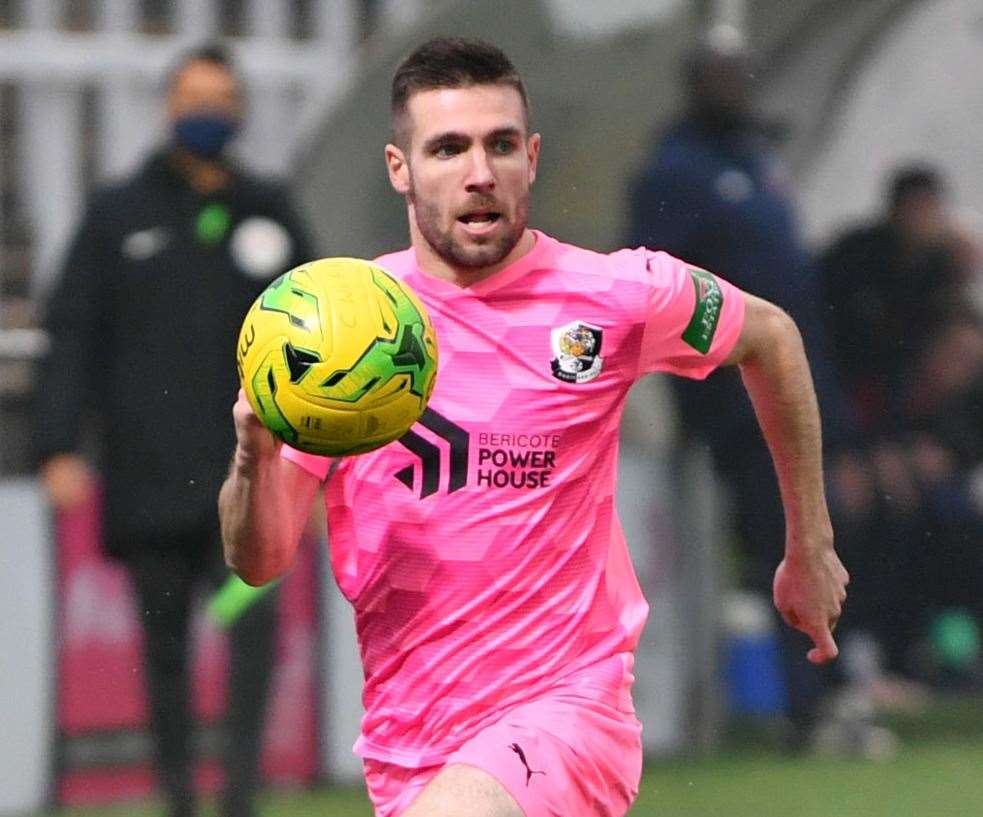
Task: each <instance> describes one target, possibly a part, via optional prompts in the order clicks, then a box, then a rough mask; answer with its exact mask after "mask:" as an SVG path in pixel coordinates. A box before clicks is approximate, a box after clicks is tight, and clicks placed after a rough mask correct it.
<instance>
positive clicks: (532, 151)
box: [526, 133, 542, 184]
mask: <svg viewBox="0 0 983 817" xmlns="http://www.w3.org/2000/svg"><path fill="white" fill-rule="evenodd" d="M541 141H542V139H541V137H540V135H539V134H538V133H534V134H532V135H530V137H529V138H528V139H527V140H526V157H527V159H528V160H529V184H532V183H533V182H534V181H536V167H537V165H538V164H539V144H540V142H541Z"/></svg>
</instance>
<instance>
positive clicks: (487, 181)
mask: <svg viewBox="0 0 983 817" xmlns="http://www.w3.org/2000/svg"><path fill="white" fill-rule="evenodd" d="M469 160H470V161H469V163H468V175H467V178H466V180H465V186H466V188H467V189H468V191H474V190H490V189H492V188H493V187H494V186H495V174H494V173H493V172H492V166H491V162H489V161H488V153H487V151H485V149H484V148H483V147H479V146H476V147H475V148H474V149H473V150H472V151H471V152H470V155H469Z"/></svg>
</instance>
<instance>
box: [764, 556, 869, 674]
mask: <svg viewBox="0 0 983 817" xmlns="http://www.w3.org/2000/svg"><path fill="white" fill-rule="evenodd" d="M849 582H850V576H849V574H848V573H847V572H846V568H844V567H843V564H842V563H841V562H840V559H839V557H838V556H837V555H836V551H835V550H833V547H832V545H831V544H830V545H829V546H822V547H817V548H814V549H809V548H796V549H790V550H788V551H787V552H786V556H785V558H784V559H783V560H782V563H781V564H780V565H779V566H778V570H776V571H775V584H774V597H775V607H777V608H778V612H780V613H781V614H782V618H784V619H785V621H786V623H787V624H788V625H789V626H791V627H794V628H795V629H797V630H801V631H802V632H803V633H805V634H806V635H808V636H809V637H810V638H811V639H812V640H813V643H814V644H815V646H814V647H813V648H812V649H811V650H809V653H808V655H807V656H806V657H807V658H808V659H809V660H810V661H811V662H812V663H814V664H824V663H826V662H827V661H832V660H833V659H834V658H836V656H837V655H838V654H839V649H838V648H837V646H836V641H835V640H834V638H833V630H835V629H836V622H837V621H839V618H840V612H841V610H842V608H843V602H844V601H845V600H846V586H847V584H849Z"/></svg>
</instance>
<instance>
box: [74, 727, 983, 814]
mask: <svg viewBox="0 0 983 817" xmlns="http://www.w3.org/2000/svg"><path fill="white" fill-rule="evenodd" d="M213 813H214V812H210V811H206V812H205V814H206V815H211V814H213ZM157 814H159V810H158V809H157V808H156V807H152V806H149V805H148V806H140V807H134V805H132V804H130V805H127V806H124V807H113V808H101V809H73V810H67V811H61V812H59V813H58V817H124V815H126V817H155V816H156V815H157ZM262 814H263V815H264V817H371V815H372V810H371V808H370V807H369V805H368V801H367V800H366V798H365V795H364V794H363V793H362V791H361V790H358V789H356V790H347V789H346V790H332V789H324V790H318V791H313V792H303V793H290V794H287V793H270V794H267V795H266V796H265V797H264V800H263V810H262ZM922 815H932V817H980V815H983V737H981V738H976V739H972V738H965V737H962V738H946V739H941V738H935V739H930V740H927V741H920V742H907V743H906V744H905V745H904V746H903V747H902V750H901V752H900V754H899V755H898V757H896V758H895V759H894V760H891V761H888V762H874V761H861V760H848V759H818V758H795V759H793V758H782V757H778V756H776V755H775V754H773V753H763V752H757V751H752V752H751V753H750V754H748V753H736V752H734V753H726V754H721V755H718V756H715V757H713V758H708V759H702V760H692V761H652V762H649V764H648V771H647V772H646V774H645V778H644V780H643V783H642V789H641V793H640V795H639V798H638V802H637V804H636V805H635V808H634V809H633V810H632V812H631V817H922ZM571 817H575V816H574V815H571ZM585 817H586V815H585Z"/></svg>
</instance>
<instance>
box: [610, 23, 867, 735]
mask: <svg viewBox="0 0 983 817" xmlns="http://www.w3.org/2000/svg"><path fill="white" fill-rule="evenodd" d="M754 70H755V67H754V61H753V58H752V55H751V54H750V52H749V51H748V49H747V48H746V47H745V44H744V42H743V38H742V37H741V36H740V34H739V32H737V31H736V30H734V29H732V28H729V27H719V28H714V29H712V30H710V31H709V32H708V34H707V35H706V36H705V37H704V38H703V39H702V40H701V41H700V42H699V44H698V45H697V46H696V48H695V49H693V50H692V51H691V52H690V53H689V54H688V55H687V56H686V59H685V62H684V65H683V83H684V88H685V92H686V93H685V98H686V110H685V112H684V114H683V116H682V117H681V118H680V119H679V120H678V121H676V122H675V123H673V124H672V125H671V126H670V127H669V128H668V130H667V131H666V132H665V133H663V134H660V135H659V137H658V139H657V141H656V144H655V146H654V148H653V150H652V154H651V157H650V159H649V161H648V164H647V166H646V167H644V169H643V170H642V171H641V173H640V174H639V176H638V178H637V179H636V180H635V183H634V185H633V188H632V192H631V205H630V217H631V227H630V234H629V237H628V243H629V244H631V245H645V246H648V247H652V248H655V249H663V250H666V251H667V252H670V253H672V254H673V255H675V256H678V257H679V258H682V259H684V260H686V261H688V262H690V263H693V264H695V265H697V266H700V267H705V268H706V269H708V270H711V271H712V272H714V273H718V274H720V275H721V276H723V277H724V278H727V279H728V280H730V281H732V282H733V283H735V284H737V285H738V286H739V287H742V288H744V289H746V290H748V291H750V292H754V293H755V294H756V295H760V296H761V297H763V298H765V299H767V300H770V301H773V302H774V303H777V304H779V305H780V306H782V307H783V308H784V309H786V310H787V311H788V312H789V313H790V314H791V315H792V316H793V317H794V318H795V320H796V322H797V323H798V325H799V328H800V330H801V331H802V334H803V336H804V340H805V343H806V348H807V350H808V352H809V357H810V362H811V364H812V368H813V376H814V378H815V380H816V388H817V392H818V394H819V397H820V402H821V405H822V409H823V414H824V426H825V431H824V434H825V439H826V442H827V445H828V446H831V445H834V444H838V441H839V438H841V437H842V436H843V431H844V428H845V422H844V420H843V418H842V417H841V416H840V411H839V408H838V406H839V396H838V393H837V391H836V388H835V386H834V384H833V382H832V379H831V377H832V366H831V364H830V363H829V362H828V361H827V357H826V346H825V344H826V341H825V339H824V336H823V329H822V326H821V317H820V316H819V314H818V304H819V291H818V280H817V277H816V274H815V269H814V266H813V264H812V262H811V259H810V257H809V255H808V254H807V252H806V249H805V247H804V245H803V242H802V239H801V237H800V234H799V227H798V224H797V220H796V214H795V209H794V205H793V202H792V198H791V192H790V189H789V180H788V178H787V175H786V173H785V172H784V169H783V167H782V164H781V162H780V160H779V158H778V155H777V153H776V137H777V135H778V134H779V133H780V132H781V130H783V129H782V128H780V127H778V126H777V125H776V124H775V123H771V122H767V121H765V120H764V119H763V118H761V117H760V116H759V115H758V114H757V113H756V112H755V110H754V107H753V104H752V91H753V80H754ZM672 386H673V389H674V392H675V395H676V398H677V405H678V409H679V417H680V420H681V423H682V427H683V430H684V433H685V434H687V435H688V436H689V437H690V439H692V440H695V441H700V442H703V443H706V444H708V445H709V447H710V450H711V453H712V455H713V460H714V463H715V466H716V469H717V471H718V473H719V474H720V476H721V477H722V478H723V479H724V481H725V483H726V486H727V488H728V489H729V491H730V493H731V496H732V500H733V513H734V516H735V519H734V527H735V532H736V534H737V538H738V543H739V549H740V556H741V564H740V568H741V576H740V581H741V584H742V585H743V586H744V587H745V588H747V589H750V590H754V591H756V592H758V593H761V594H763V595H765V596H766V597H767V598H769V599H770V598H771V575H772V570H771V567H772V566H773V565H774V564H775V562H776V561H778V560H779V559H780V558H781V554H782V552H783V548H784V542H785V520H784V516H783V513H782V506H781V501H780V498H779V494H778V486H777V482H776V479H775V474H774V469H773V466H772V464H771V459H770V455H769V453H768V450H767V447H766V446H765V444H764V441H763V439H762V437H761V434H760V432H759V431H758V427H757V424H756V422H755V418H754V413H753V409H752V407H751V404H750V401H749V400H747V398H746V396H745V394H744V390H743V387H742V384H741V382H740V378H739V374H738V373H737V372H735V371H733V370H731V371H720V372H717V373H714V374H713V375H712V376H711V377H710V378H708V380H707V381H706V383H699V384H693V383H684V382H678V383H677V382H676V381H675V380H674V381H673V383H672ZM846 567H847V569H848V570H849V569H850V565H849V564H848V563H846ZM780 632H781V633H782V635H781V637H782V638H783V639H785V641H784V643H783V644H782V649H781V653H782V659H783V664H784V669H785V678H786V681H787V683H786V687H787V690H788V693H789V715H790V718H791V720H792V723H793V730H792V734H791V736H790V737H791V742H792V743H794V744H800V743H802V742H804V741H805V740H806V739H807V737H808V735H809V734H810V732H811V729H812V726H813V723H814V720H815V718H816V714H817V706H818V702H819V696H820V693H821V691H822V689H823V684H824V682H823V677H822V671H821V670H819V669H817V668H815V667H813V666H812V665H811V664H809V663H808V662H807V661H806V659H805V654H806V645H805V642H804V641H802V640H801V639H799V638H798V637H797V636H796V634H795V633H793V632H792V631H790V630H787V628H784V627H782V628H781V629H780Z"/></svg>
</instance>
